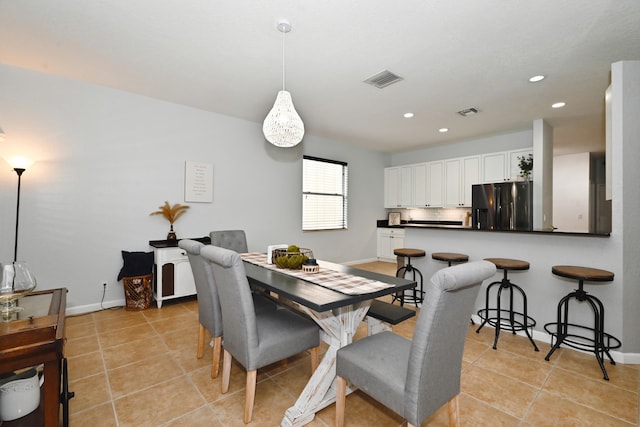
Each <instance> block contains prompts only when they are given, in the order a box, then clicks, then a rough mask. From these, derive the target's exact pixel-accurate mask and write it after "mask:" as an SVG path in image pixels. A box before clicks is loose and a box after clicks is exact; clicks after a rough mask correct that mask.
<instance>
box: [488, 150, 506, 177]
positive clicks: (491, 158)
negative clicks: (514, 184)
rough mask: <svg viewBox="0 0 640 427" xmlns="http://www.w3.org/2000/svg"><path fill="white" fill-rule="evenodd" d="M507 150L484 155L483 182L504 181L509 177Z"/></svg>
mask: <svg viewBox="0 0 640 427" xmlns="http://www.w3.org/2000/svg"><path fill="white" fill-rule="evenodd" d="M507 163H508V157H507V152H506V151H501V152H498V153H489V154H483V155H482V182H483V183H489V182H502V181H505V180H506V179H507Z"/></svg>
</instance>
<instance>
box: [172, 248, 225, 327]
mask: <svg viewBox="0 0 640 427" xmlns="http://www.w3.org/2000/svg"><path fill="white" fill-rule="evenodd" d="M178 246H179V247H180V248H181V249H183V250H184V251H185V252H186V253H187V256H188V257H189V264H191V271H192V272H193V280H194V282H195V285H196V293H197V294H198V320H199V321H200V324H201V325H202V326H204V327H205V328H207V330H208V331H209V332H210V333H211V335H212V336H213V337H214V338H215V337H220V336H222V311H221V309H220V299H219V296H218V288H217V286H216V282H215V278H214V276H213V269H212V268H211V264H209V263H208V262H207V261H205V260H204V259H202V257H201V256H200V249H201V248H202V247H204V246H205V245H204V244H203V243H200V242H198V241H195V240H189V239H184V240H180V241H179V242H178Z"/></svg>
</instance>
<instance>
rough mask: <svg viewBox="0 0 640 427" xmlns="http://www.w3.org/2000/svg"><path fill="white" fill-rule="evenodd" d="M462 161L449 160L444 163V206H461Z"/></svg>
mask: <svg viewBox="0 0 640 427" xmlns="http://www.w3.org/2000/svg"><path fill="white" fill-rule="evenodd" d="M461 174H462V159H449V160H445V162H444V177H445V178H444V206H445V207H458V206H460V188H461V186H462V184H461Z"/></svg>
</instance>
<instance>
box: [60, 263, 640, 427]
mask: <svg viewBox="0 0 640 427" xmlns="http://www.w3.org/2000/svg"><path fill="white" fill-rule="evenodd" d="M361 268H367V269H371V270H377V271H380V272H389V271H391V272H393V271H394V270H395V266H394V264H389V263H372V264H366V265H363V266H362V267H361ZM391 274H393V273H391ZM414 324H415V319H410V320H408V321H405V322H403V323H402V324H400V325H398V326H397V327H394V331H395V332H396V333H398V334H401V335H404V336H407V337H410V336H411V334H412V332H413V327H414ZM66 328H67V329H66V335H67V338H68V341H67V344H66V348H65V352H66V355H67V357H68V359H69V376H70V389H71V390H72V391H74V392H75V398H73V399H72V400H71V402H70V411H71V419H70V421H71V422H70V423H71V426H91V427H99V426H110V427H111V426H120V427H124V426H135V427H139V426H213V427H223V426H224V427H227V426H242V425H243V423H242V413H243V412H242V408H243V404H244V390H243V389H244V381H245V375H244V371H243V370H242V368H241V367H239V365H234V367H233V369H232V379H231V388H230V391H229V392H228V393H227V394H225V395H222V394H221V393H220V377H219V378H217V379H215V380H212V379H211V378H210V376H209V371H210V363H211V353H210V352H206V354H205V357H204V358H203V359H200V360H198V359H196V357H195V353H196V341H197V331H198V316H197V302H196V301H195V300H187V301H181V302H178V303H173V304H171V303H169V304H166V303H165V304H164V305H163V308H162V309H156V308H150V309H148V310H144V311H138V312H130V311H125V310H124V309H112V310H105V311H100V312H95V313H90V314H85V315H80V316H75V317H69V318H68V319H67V326H66ZM492 332H493V330H492V329H488V328H485V329H483V330H482V331H481V332H480V334H476V333H475V328H474V327H473V326H471V325H470V327H469V332H468V335H467V341H466V344H465V352H464V361H463V372H462V394H461V396H460V411H461V423H462V425H463V426H587V425H590V426H636V425H638V422H639V420H640V417H639V413H638V411H639V410H638V396H639V392H640V366H639V365H622V364H617V365H615V366H611V365H607V370H608V372H609V375H610V377H611V380H610V381H608V382H607V381H604V380H603V379H602V376H601V373H600V369H599V367H598V365H597V363H596V361H595V359H594V357H593V356H592V355H587V354H582V353H578V352H575V351H572V350H568V349H560V350H559V351H558V352H556V354H554V356H553V358H552V360H551V361H550V362H546V361H545V360H544V356H545V354H546V351H545V350H546V349H548V344H545V343H542V342H539V343H538V346H539V347H540V348H541V351H540V352H539V353H537V352H534V351H533V348H532V347H531V344H530V343H529V342H528V341H527V340H526V339H525V338H522V337H520V336H517V335H511V334H503V335H501V337H500V341H499V343H498V349H497V350H493V349H492V348H491V345H492V343H493V334H492ZM365 334H366V328H365V327H364V326H363V327H361V329H360V330H359V336H364V335H365ZM308 377H309V359H308V355H306V354H303V355H301V356H299V357H296V358H293V359H290V360H289V361H288V362H287V363H280V364H276V365H273V366H269V367H268V368H266V369H262V370H260V371H259V375H258V381H259V383H258V386H257V391H256V402H255V409H254V417H253V422H252V423H251V424H249V425H250V426H269V427H273V426H278V425H279V424H280V420H281V418H282V415H283V413H284V411H285V409H286V408H287V407H289V406H291V405H292V404H293V403H294V402H295V400H296V396H297V395H298V394H299V393H300V391H301V390H302V388H303V387H304V384H305V382H306V381H307V379H308ZM333 417H334V406H333V405H331V406H329V407H328V408H325V409H324V410H322V411H321V412H319V413H318V415H317V416H316V418H315V419H314V421H313V422H312V423H311V424H309V425H310V426H332V425H333ZM447 424H448V418H447V412H446V407H445V408H443V409H440V410H439V411H438V412H436V414H434V415H433V416H432V417H431V418H429V419H427V420H426V421H425V422H424V424H423V425H424V426H426V425H429V426H444V425H447ZM346 425H348V426H352V427H356V426H367V427H369V426H390V427H395V426H401V425H403V420H402V419H400V418H399V417H398V416H397V415H395V414H393V413H392V412H390V411H388V410H387V409H385V408H384V407H382V406H380V405H379V404H377V403H376V402H375V401H373V400H371V399H370V398H368V397H367V396H366V395H364V394H362V393H361V392H356V393H354V394H352V395H350V396H349V397H348V398H347V415H346Z"/></svg>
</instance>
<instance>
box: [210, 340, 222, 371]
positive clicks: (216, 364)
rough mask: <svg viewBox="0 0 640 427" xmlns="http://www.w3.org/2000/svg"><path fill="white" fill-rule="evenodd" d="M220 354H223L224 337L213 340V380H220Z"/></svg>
mask: <svg viewBox="0 0 640 427" xmlns="http://www.w3.org/2000/svg"><path fill="white" fill-rule="evenodd" d="M220 353H222V337H217V338H214V339H213V353H212V359H213V362H212V363H211V378H218V370H219V369H220Z"/></svg>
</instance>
